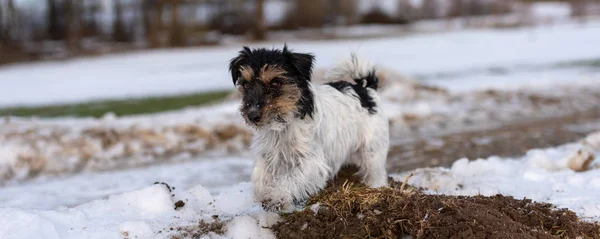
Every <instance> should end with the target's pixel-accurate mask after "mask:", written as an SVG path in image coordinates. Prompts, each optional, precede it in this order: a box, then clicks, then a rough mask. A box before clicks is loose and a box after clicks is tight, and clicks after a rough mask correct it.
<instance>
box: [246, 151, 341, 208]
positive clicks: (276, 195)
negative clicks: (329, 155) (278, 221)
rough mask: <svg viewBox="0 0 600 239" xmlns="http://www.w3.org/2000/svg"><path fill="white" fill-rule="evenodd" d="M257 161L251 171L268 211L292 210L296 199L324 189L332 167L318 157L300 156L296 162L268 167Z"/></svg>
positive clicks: (259, 199) (260, 199)
mask: <svg viewBox="0 0 600 239" xmlns="http://www.w3.org/2000/svg"><path fill="white" fill-rule="evenodd" d="M265 166H266V165H265V164H264V163H263V162H257V164H256V165H255V168H254V171H253V174H252V183H253V186H254V193H255V197H256V200H258V201H259V202H261V203H262V205H263V208H264V209H265V210H267V211H290V210H292V209H293V207H294V205H293V202H294V201H302V200H305V199H306V198H308V197H309V196H310V195H313V194H315V193H317V192H319V191H320V190H321V189H323V188H324V187H325V186H326V184H327V180H328V178H329V174H330V172H331V169H330V168H329V167H328V166H327V165H326V164H325V160H323V159H321V160H319V159H318V158H317V157H314V156H313V157H305V158H302V159H298V160H297V162H296V163H294V165H285V164H281V165H280V166H281V167H265Z"/></svg>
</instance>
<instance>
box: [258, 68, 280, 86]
mask: <svg viewBox="0 0 600 239" xmlns="http://www.w3.org/2000/svg"><path fill="white" fill-rule="evenodd" d="M285 73H286V71H285V70H284V69H281V68H280V67H277V66H270V65H264V66H263V67H262V68H261V69H260V79H261V80H262V81H263V82H264V83H269V82H270V81H271V80H273V79H275V78H276V77H278V76H281V75H283V74H285Z"/></svg>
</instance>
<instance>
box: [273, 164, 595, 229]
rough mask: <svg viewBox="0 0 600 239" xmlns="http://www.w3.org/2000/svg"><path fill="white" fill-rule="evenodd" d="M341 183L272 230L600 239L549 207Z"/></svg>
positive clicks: (495, 198)
mask: <svg viewBox="0 0 600 239" xmlns="http://www.w3.org/2000/svg"><path fill="white" fill-rule="evenodd" d="M350 171H351V170H350ZM340 182H341V180H338V181H337V182H336V183H334V184H333V185H331V186H330V187H329V188H328V189H326V190H325V191H323V192H322V193H320V194H319V195H317V196H314V197H312V198H311V199H310V200H309V202H308V204H307V205H309V206H307V208H309V209H306V210H304V211H301V212H296V213H293V214H287V215H283V217H282V218H283V220H282V221H281V222H279V223H278V224H276V225H275V226H274V227H273V230H274V232H275V234H276V235H277V237H278V238H403V237H407V236H408V237H409V238H410V237H413V238H600V225H599V224H597V223H588V222H583V221H581V220H580V219H578V218H577V216H576V214H575V213H574V212H572V211H569V210H567V209H556V208H555V207H554V206H552V205H551V204H547V203H537V202H532V201H531V200H528V199H523V200H519V199H514V198H512V197H507V196H502V195H495V196H492V197H484V196H474V197H465V196H445V195H427V194H423V193H421V192H419V191H418V190H416V189H414V188H411V187H410V186H406V185H405V186H402V184H401V183H392V187H390V188H383V189H371V188H367V187H364V186H360V185H358V186H352V184H342V185H340V184H339V183H340ZM315 205H318V206H315Z"/></svg>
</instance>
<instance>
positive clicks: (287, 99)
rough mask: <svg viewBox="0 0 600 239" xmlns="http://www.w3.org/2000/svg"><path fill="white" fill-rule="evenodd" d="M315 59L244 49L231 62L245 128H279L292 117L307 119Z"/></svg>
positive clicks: (259, 49)
mask: <svg viewBox="0 0 600 239" xmlns="http://www.w3.org/2000/svg"><path fill="white" fill-rule="evenodd" d="M313 61H314V57H313V56H312V55H311V54H303V53H294V52H292V51H290V50H288V49H287V46H284V47H283V50H278V49H272V50H268V49H265V48H258V49H252V50H251V49H250V48H248V47H244V48H243V49H242V50H241V51H240V52H239V55H238V56H237V57H235V58H233V59H231V63H230V65H229V70H230V71H231V77H232V79H233V84H234V85H236V86H237V87H238V90H239V91H240V92H241V94H242V96H243V100H242V106H241V108H240V111H241V113H242V116H243V117H244V120H245V121H246V123H247V124H248V125H251V126H254V127H256V128H262V127H270V128H271V129H279V130H280V129H282V128H284V127H285V125H286V124H287V123H289V121H290V120H291V119H292V118H293V117H300V118H304V117H307V116H308V117H310V116H312V112H313V96H312V93H311V91H310V89H309V82H310V77H311V74H312V67H313Z"/></svg>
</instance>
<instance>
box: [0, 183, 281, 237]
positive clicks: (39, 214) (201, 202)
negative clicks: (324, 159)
mask: <svg viewBox="0 0 600 239" xmlns="http://www.w3.org/2000/svg"><path fill="white" fill-rule="evenodd" d="M171 190H172V188H168V187H167V186H165V185H163V184H157V185H153V186H149V187H146V188H143V189H140V190H137V191H132V192H127V193H123V194H120V195H114V196H110V197H109V198H108V199H106V200H97V201H93V202H90V203H87V204H83V205H80V206H77V207H74V208H59V209H57V210H48V211H42V210H22V209H16V208H1V209H0V225H2V227H0V238H3V239H35V238H63V239H68V238H74V239H79V238H98V239H100V238H102V239H110V238H120V239H121V238H172V237H173V236H179V237H184V236H189V235H209V234H210V235H211V237H210V238H221V236H219V235H217V234H215V232H213V233H211V232H210V229H207V228H208V227H202V226H201V225H202V223H199V222H200V221H202V222H203V223H204V224H208V225H210V224H217V223H223V224H224V226H223V228H221V229H220V230H223V231H225V233H226V234H225V235H223V236H222V238H256V239H259V238H274V236H273V234H272V233H271V232H270V231H269V230H267V229H264V228H263V226H264V227H266V226H270V225H272V224H274V223H275V222H277V219H278V215H277V214H275V213H266V212H264V211H263V210H262V209H261V207H260V205H258V204H256V203H254V202H253V201H252V199H251V198H252V195H251V188H250V185H249V184H248V183H242V184H239V185H237V186H235V187H232V188H230V189H228V190H224V191H223V192H221V193H220V194H217V195H214V196H213V195H211V194H210V193H209V192H208V191H207V190H206V189H205V188H203V187H202V186H196V187H194V188H192V189H190V190H188V191H179V190H172V191H171ZM179 200H181V201H182V202H184V203H185V205H184V206H183V207H179V208H177V209H175V206H174V205H175V203H176V202H177V201H179ZM213 215H218V217H216V216H215V217H213Z"/></svg>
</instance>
